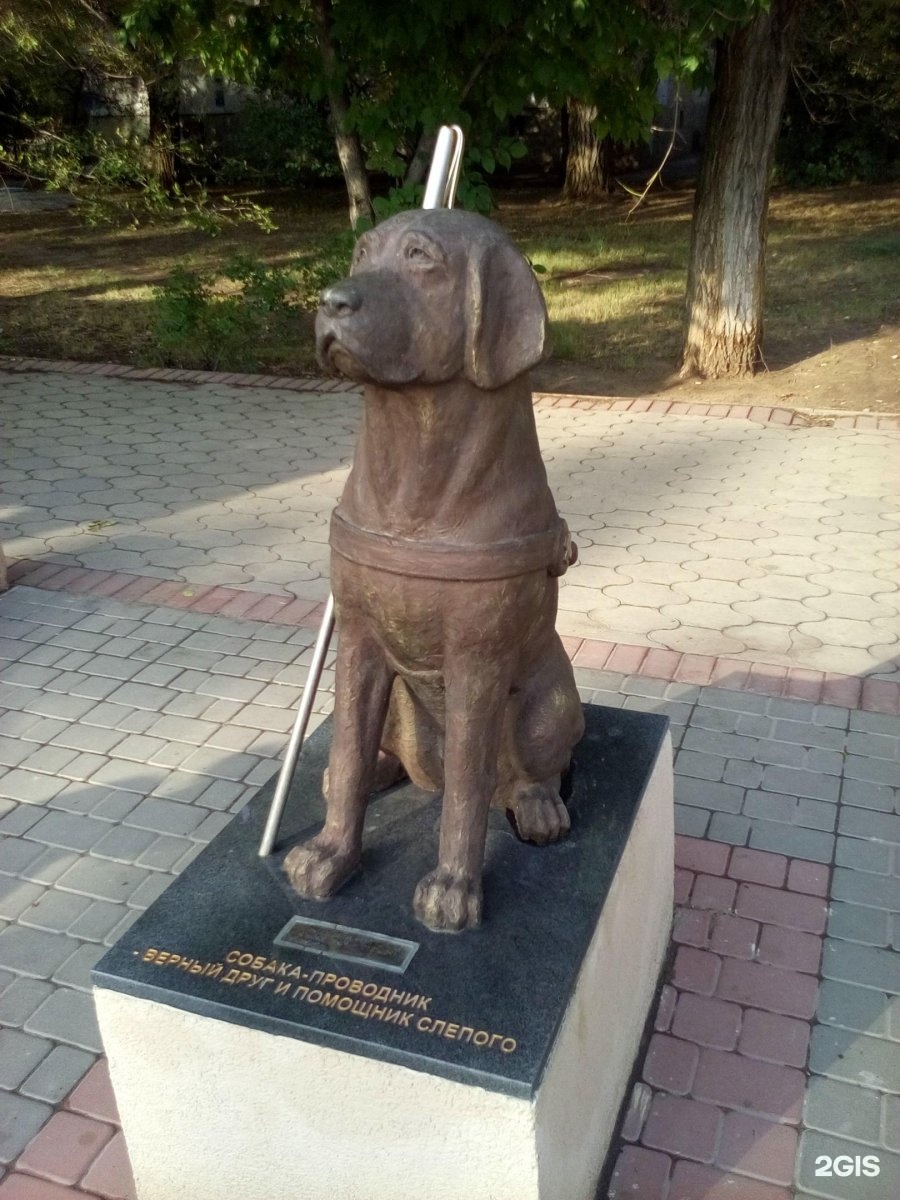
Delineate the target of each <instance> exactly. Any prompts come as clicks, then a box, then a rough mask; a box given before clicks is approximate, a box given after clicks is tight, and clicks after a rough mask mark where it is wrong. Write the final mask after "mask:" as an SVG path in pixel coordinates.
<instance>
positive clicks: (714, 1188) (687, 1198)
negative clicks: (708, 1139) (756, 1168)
mask: <svg viewBox="0 0 900 1200" xmlns="http://www.w3.org/2000/svg"><path fill="white" fill-rule="evenodd" d="M737 1196H740V1200H791V1194H790V1192H789V1191H788V1190H787V1189H786V1188H782V1187H780V1186H778V1185H777V1184H771V1183H764V1182H762V1181H761V1180H758V1179H748V1178H747V1176H746V1175H735V1174H733V1173H732V1172H730V1171H723V1170H720V1169H719V1168H718V1167H708V1166H705V1165H703V1164H702V1163H696V1162H687V1161H686V1160H682V1161H678V1162H676V1163H675V1167H674V1170H673V1172H672V1180H671V1185H670V1190H669V1194H668V1200H698V1197H702V1198H703V1200H735V1198H736V1197H737Z"/></svg>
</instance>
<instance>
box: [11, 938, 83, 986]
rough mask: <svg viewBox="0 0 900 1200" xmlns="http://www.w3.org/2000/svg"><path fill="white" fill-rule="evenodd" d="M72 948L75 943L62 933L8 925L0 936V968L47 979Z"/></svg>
mask: <svg viewBox="0 0 900 1200" xmlns="http://www.w3.org/2000/svg"><path fill="white" fill-rule="evenodd" d="M73 949H75V943H74V942H73V941H72V940H71V938H67V937H65V936H63V935H62V934H59V933H47V932H45V931H44V930H42V929H27V928H25V927H24V926H22V925H9V926H7V928H6V929H4V930H3V931H2V933H0V966H2V967H5V968H6V969H7V970H8V971H15V972H16V973H17V974H19V975H28V976H30V977H32V978H34V979H48V978H49V977H50V976H51V975H52V974H53V972H54V971H55V970H56V968H57V967H58V966H59V965H60V964H61V963H63V962H65V960H66V959H67V958H68V957H69V955H70V954H71V953H72V951H73Z"/></svg>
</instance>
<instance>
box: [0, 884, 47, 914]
mask: <svg viewBox="0 0 900 1200" xmlns="http://www.w3.org/2000/svg"><path fill="white" fill-rule="evenodd" d="M43 894H44V889H43V888H42V887H40V886H38V885H37V884H35V883H25V882H23V881H22V880H21V879H13V878H8V877H0V917H2V918H3V919H4V920H6V921H15V920H17V919H18V918H19V917H20V916H21V915H22V913H23V912H25V911H26V910H27V909H28V908H29V907H30V906H31V905H32V904H34V903H35V902H36V901H37V900H39V899H40V897H41V896H42V895H43Z"/></svg>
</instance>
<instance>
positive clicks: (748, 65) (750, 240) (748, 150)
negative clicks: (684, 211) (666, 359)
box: [681, 0, 800, 378]
mask: <svg viewBox="0 0 900 1200" xmlns="http://www.w3.org/2000/svg"><path fill="white" fill-rule="evenodd" d="M799 11H800V0H771V4H770V5H767V6H766V7H765V8H763V9H761V10H760V11H758V12H757V14H756V15H755V16H754V17H753V19H752V20H751V21H750V22H749V23H748V24H746V25H743V26H740V27H738V28H733V29H732V30H731V31H729V32H728V33H726V34H725V35H724V36H723V37H721V38H720V39H719V41H718V44H717V46H716V67H715V85H714V88H713V93H712V98H711V101H710V110H709V117H708V123H707V137H706V150H705V153H704V157H703V165H702V167H701V170H700V177H699V180H698V182H697V191H696V196H695V202H694V217H693V222H692V225H691V247H690V258H689V268H688V283H687V298H686V331H685V341H684V350H683V359H682V366H681V373H682V375H684V376H691V375H699V376H701V377H704V378H706V377H710V378H718V377H720V376H741V375H750V374H753V372H754V371H755V370H756V369H757V367H758V366H759V364H760V363H761V361H762V358H761V347H762V335H763V283H764V261H765V246H766V215H767V210H768V197H769V181H770V176H771V172H772V163H773V159H774V154H775V145H776V142H777V139H778V131H779V127H780V121H781V111H782V107H783V104H784V96H785V89H786V86H787V79H788V71H789V68H790V61H791V46H792V42H793V39H794V35H795V31H796V28H797V23H798V19H799Z"/></svg>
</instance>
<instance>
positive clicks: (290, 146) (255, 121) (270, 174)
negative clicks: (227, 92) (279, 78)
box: [218, 97, 340, 187]
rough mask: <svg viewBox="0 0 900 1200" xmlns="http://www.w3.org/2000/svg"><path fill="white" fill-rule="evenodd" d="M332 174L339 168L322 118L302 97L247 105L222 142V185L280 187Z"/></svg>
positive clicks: (255, 101)
mask: <svg viewBox="0 0 900 1200" xmlns="http://www.w3.org/2000/svg"><path fill="white" fill-rule="evenodd" d="M336 175H340V168H339V166H338V162H337V157H336V155H335V151H334V139H333V138H332V136H331V134H330V132H329V130H328V124H327V120H326V117H325V114H324V113H323V112H322V109H321V106H320V105H315V104H313V103H312V102H311V101H309V100H306V99H304V98H303V97H300V98H291V97H268V98H265V99H251V100H248V101H247V102H246V103H245V104H244V106H243V108H242V109H241V112H240V116H239V117H238V119H237V120H236V121H235V123H234V129H233V131H232V132H231V133H230V135H229V137H228V140H227V143H226V147H225V156H224V160H223V163H222V166H221V168H220V170H219V172H218V178H219V179H220V180H221V182H223V183H231V182H239V181H242V180H246V179H258V180H259V181H260V182H262V183H264V184H270V185H277V186H281V187H293V186H296V185H297V184H298V183H301V182H302V181H303V180H305V179H309V178H310V177H315V178H320V179H331V178H334V177H335V176H336Z"/></svg>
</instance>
